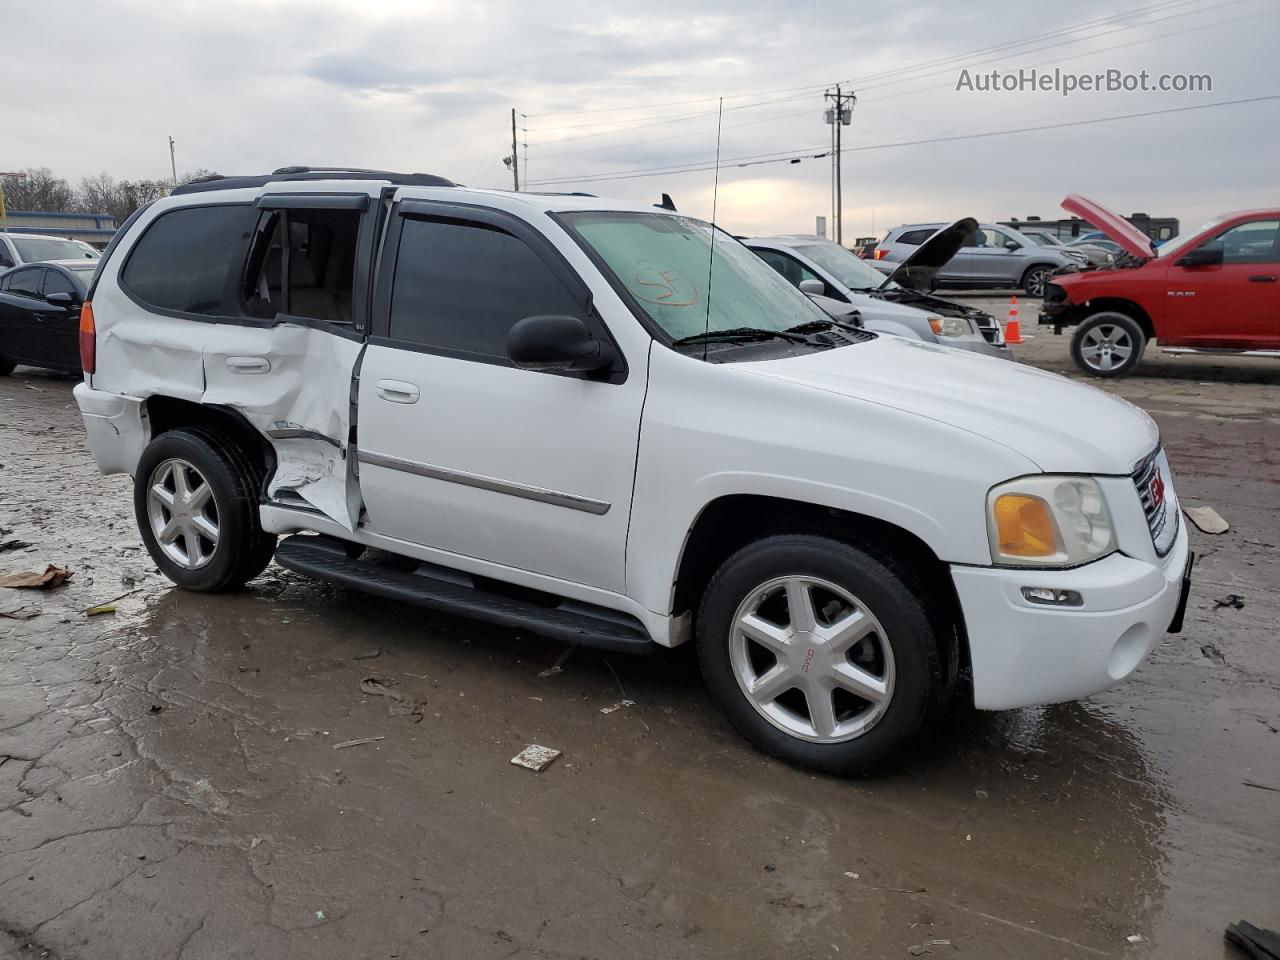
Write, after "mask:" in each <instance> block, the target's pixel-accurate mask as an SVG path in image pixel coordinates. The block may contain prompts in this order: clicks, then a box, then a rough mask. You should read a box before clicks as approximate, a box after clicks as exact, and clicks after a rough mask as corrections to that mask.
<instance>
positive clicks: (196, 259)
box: [121, 204, 258, 317]
mask: <svg viewBox="0 0 1280 960" xmlns="http://www.w3.org/2000/svg"><path fill="white" fill-rule="evenodd" d="M257 220H258V211H257V209H256V208H254V207H251V206H249V205H247V204H244V205H234V206H232V205H223V206H212V207H186V208H183V209H180V210H173V211H170V212H169V213H165V214H162V215H161V216H159V217H157V218H156V220H155V221H154V222H153V223H152V224H151V225H150V226H149V227H147V230H146V232H145V233H144V234H143V235H142V238H141V239H140V240H138V242H137V243H136V244H135V245H134V247H133V250H132V252H130V254H129V259H128V261H127V262H126V263H125V267H124V274H123V275H122V277H121V282H122V284H123V286H124V287H125V288H126V289H127V290H128V291H129V292H130V293H132V294H133V296H134V297H136V298H137V299H139V300H141V301H142V302H143V303H144V304H146V305H147V306H150V307H158V308H159V309H161V310H172V311H176V312H178V313H194V314H200V315H202V316H227V317H234V316H237V315H238V314H239V312H240V311H239V303H238V299H239V298H238V296H237V293H238V279H239V273H240V267H241V266H242V265H243V263H244V255H245V248H246V244H247V243H248V239H249V234H250V232H251V231H252V230H253V228H254V225H255V224H256V223H257Z"/></svg>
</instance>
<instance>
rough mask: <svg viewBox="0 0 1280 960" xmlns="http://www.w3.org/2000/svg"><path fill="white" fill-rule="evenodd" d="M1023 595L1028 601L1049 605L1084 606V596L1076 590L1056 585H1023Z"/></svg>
mask: <svg viewBox="0 0 1280 960" xmlns="http://www.w3.org/2000/svg"><path fill="white" fill-rule="evenodd" d="M1022 596H1023V599H1025V600H1026V601H1027V602H1028V603H1040V604H1044V605H1045V606H1048V607H1082V606H1084V598H1083V597H1081V596H1080V594H1079V593H1078V592H1077V591H1075V590H1058V589H1057V588H1055V587H1023V588H1022Z"/></svg>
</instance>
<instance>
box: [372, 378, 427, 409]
mask: <svg viewBox="0 0 1280 960" xmlns="http://www.w3.org/2000/svg"><path fill="white" fill-rule="evenodd" d="M373 389H374V391H375V392H376V393H377V394H378V396H380V397H381V398H382V399H383V400H387V401H389V402H390V403H417V402H418V397H420V396H421V395H422V394H421V391H420V390H418V386H417V384H414V383H406V382H405V381H404V380H379V381H378V382H377V383H375V384H374V386H373Z"/></svg>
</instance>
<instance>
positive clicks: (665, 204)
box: [654, 193, 676, 213]
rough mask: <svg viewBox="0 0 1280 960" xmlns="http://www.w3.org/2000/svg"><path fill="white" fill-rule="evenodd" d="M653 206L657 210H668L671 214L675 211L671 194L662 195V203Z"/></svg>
mask: <svg viewBox="0 0 1280 960" xmlns="http://www.w3.org/2000/svg"><path fill="white" fill-rule="evenodd" d="M654 206H655V207H657V208H658V209H659V210H670V211H671V212H672V213H674V212H675V209H676V202H675V201H674V200H672V199H671V194H669V193H664V194H663V195H662V202H661V203H655V204H654Z"/></svg>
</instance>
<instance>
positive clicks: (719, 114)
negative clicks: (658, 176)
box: [702, 97, 724, 363]
mask: <svg viewBox="0 0 1280 960" xmlns="http://www.w3.org/2000/svg"><path fill="white" fill-rule="evenodd" d="M722 119H724V97H721V98H720V107H719V109H718V110H717V111H716V179H715V183H714V185H713V186H712V188H711V255H710V256H709V257H707V320H706V323H705V324H704V325H703V328H702V362H703V363H706V362H707V337H708V335H710V333H711V268H712V267H713V266H715V262H716V201H717V200H718V199H719V198H720V121H721V120H722Z"/></svg>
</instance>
